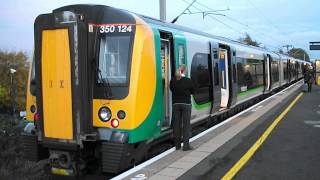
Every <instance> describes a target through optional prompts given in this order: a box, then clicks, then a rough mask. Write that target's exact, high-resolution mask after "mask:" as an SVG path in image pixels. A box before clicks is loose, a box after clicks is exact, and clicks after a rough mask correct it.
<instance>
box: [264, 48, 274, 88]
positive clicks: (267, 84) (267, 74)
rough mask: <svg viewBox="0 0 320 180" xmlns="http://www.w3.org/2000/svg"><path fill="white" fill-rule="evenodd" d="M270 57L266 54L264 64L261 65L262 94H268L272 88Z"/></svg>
mask: <svg viewBox="0 0 320 180" xmlns="http://www.w3.org/2000/svg"><path fill="white" fill-rule="evenodd" d="M271 62H272V59H271V56H270V54H267V55H266V56H265V60H264V64H263V70H264V71H263V72H264V73H263V74H264V80H263V81H264V88H265V89H264V92H269V91H270V90H271V87H272V81H271V76H272V74H271Z"/></svg>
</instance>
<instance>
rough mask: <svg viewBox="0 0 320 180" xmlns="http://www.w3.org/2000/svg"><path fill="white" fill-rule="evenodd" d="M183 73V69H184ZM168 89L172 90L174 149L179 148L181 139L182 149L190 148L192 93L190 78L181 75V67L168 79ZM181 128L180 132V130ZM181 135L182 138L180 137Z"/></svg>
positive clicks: (192, 87)
mask: <svg viewBox="0 0 320 180" xmlns="http://www.w3.org/2000/svg"><path fill="white" fill-rule="evenodd" d="M184 73H185V69H184ZM170 89H171V91H172V104H173V108H172V120H173V135H174V143H175V146H176V149H180V148H181V144H180V143H181V140H183V149H182V150H183V151H188V150H190V149H192V147H191V146H190V145H189V138H190V133H191V128H190V118H191V94H193V93H194V86H193V83H192V80H191V79H190V78H187V77H182V74H181V69H180V68H179V69H177V70H176V71H175V78H172V79H171V81H170ZM181 130H182V132H181ZM181 135H182V136H183V139H182V138H181Z"/></svg>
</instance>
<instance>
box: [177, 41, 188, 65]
mask: <svg viewBox="0 0 320 180" xmlns="http://www.w3.org/2000/svg"><path fill="white" fill-rule="evenodd" d="M178 49H179V52H178V58H179V65H181V64H186V61H185V48H184V45H183V44H179V45H178Z"/></svg>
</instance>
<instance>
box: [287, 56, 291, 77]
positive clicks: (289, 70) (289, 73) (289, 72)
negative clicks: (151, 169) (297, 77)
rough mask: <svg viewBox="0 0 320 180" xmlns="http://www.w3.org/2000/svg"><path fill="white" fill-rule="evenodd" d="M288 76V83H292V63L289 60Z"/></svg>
mask: <svg viewBox="0 0 320 180" xmlns="http://www.w3.org/2000/svg"><path fill="white" fill-rule="evenodd" d="M287 74H288V83H290V82H291V61H290V59H287Z"/></svg>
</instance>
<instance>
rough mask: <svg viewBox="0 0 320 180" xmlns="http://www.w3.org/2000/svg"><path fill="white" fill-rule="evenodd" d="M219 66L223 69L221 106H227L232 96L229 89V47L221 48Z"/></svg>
mask: <svg viewBox="0 0 320 180" xmlns="http://www.w3.org/2000/svg"><path fill="white" fill-rule="evenodd" d="M219 66H220V69H221V74H220V75H221V102H220V106H221V107H222V108H226V107H227V106H228V101H229V97H230V91H229V63H228V51H227V49H222V48H220V49H219Z"/></svg>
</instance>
